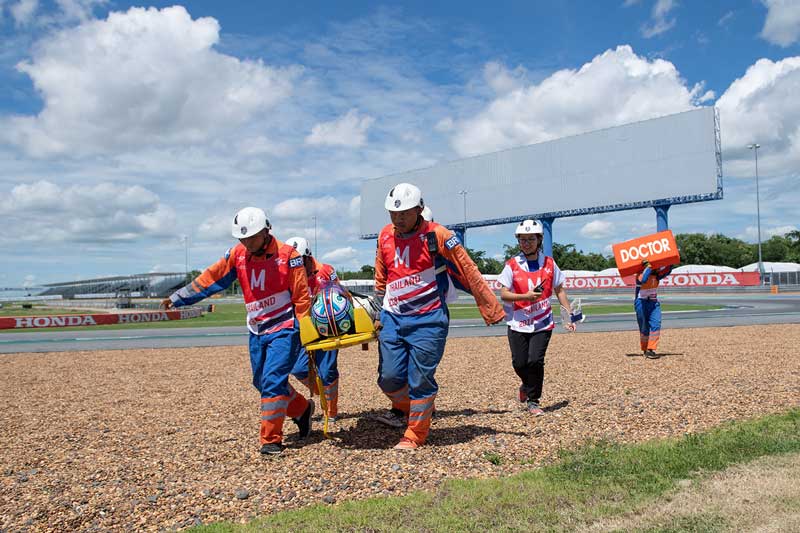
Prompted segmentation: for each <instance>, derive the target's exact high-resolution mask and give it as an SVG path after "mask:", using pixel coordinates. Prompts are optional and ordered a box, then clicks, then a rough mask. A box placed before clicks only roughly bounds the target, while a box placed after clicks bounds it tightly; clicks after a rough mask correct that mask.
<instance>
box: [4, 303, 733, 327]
mask: <svg viewBox="0 0 800 533" xmlns="http://www.w3.org/2000/svg"><path fill="white" fill-rule="evenodd" d="M209 303H213V300H211V301H209V300H206V301H204V302H203V303H202V305H208V304H209ZM214 308H215V311H214V312H213V313H206V314H204V315H203V316H202V317H199V318H190V319H187V320H171V321H169V322H144V323H139V324H109V325H106V326H87V327H90V328H91V329H92V330H95V329H145V328H146V329H152V328H194V327H199V328H203V327H220V326H242V327H243V328H244V326H245V310H244V305H243V304H241V303H224V304H214ZM449 308H450V318H453V319H459V318H481V315H480V313H479V312H478V308H477V307H476V306H475V304H454V305H450V306H449ZM718 308H719V307H718V306H713V305H672V304H667V305H662V306H661V309H662V310H663V311H699V310H708V309H718ZM583 311H584V313H585V314H586V315H587V316H591V315H604V314H609V313H633V304H631V305H591V304H590V305H586V306H585V307H584V309H583ZM553 312H554V313H555V314H556V315H558V313H560V307H559V306H558V305H557V304H556V305H554V306H553ZM92 313H97V311H89V310H85V309H84V310H81V309H61V308H48V307H45V306H38V305H34V307H33V309H22V308H21V307H19V306H16V307H14V308H11V307H4V308H3V309H0V316H33V315H48V314H53V315H68V314H92ZM85 329H86V327H65V328H41V329H27V330H24V331H79V330H85ZM20 331H23V330H0V333H2V332H16V333H19V332H20Z"/></svg>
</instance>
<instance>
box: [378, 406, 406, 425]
mask: <svg viewBox="0 0 800 533" xmlns="http://www.w3.org/2000/svg"><path fill="white" fill-rule="evenodd" d="M375 420H377V421H378V422H380V423H381V424H384V425H387V426H390V427H393V428H404V427H406V426H407V425H408V417H407V416H406V414H405V413H404V412H403V411H401V410H400V409H394V408H392V409H389V410H388V411H386V412H385V413H381V414H379V415H375Z"/></svg>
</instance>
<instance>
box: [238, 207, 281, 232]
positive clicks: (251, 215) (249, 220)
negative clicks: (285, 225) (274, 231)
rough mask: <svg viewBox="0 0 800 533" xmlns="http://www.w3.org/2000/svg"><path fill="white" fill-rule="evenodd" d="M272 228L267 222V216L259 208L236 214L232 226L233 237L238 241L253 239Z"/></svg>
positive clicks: (247, 208)
mask: <svg viewBox="0 0 800 533" xmlns="http://www.w3.org/2000/svg"><path fill="white" fill-rule="evenodd" d="M271 227H272V226H270V224H269V220H267V214H266V213H264V210H263V209H259V208H258V207H245V208H244V209H241V210H239V212H238V213H236V216H235V217H233V223H232V224H231V235H233V236H234V237H235V238H237V239H246V238H247V237H252V236H253V235H255V234H256V233H258V232H259V231H261V230H262V229H264V228H267V229H270V228H271Z"/></svg>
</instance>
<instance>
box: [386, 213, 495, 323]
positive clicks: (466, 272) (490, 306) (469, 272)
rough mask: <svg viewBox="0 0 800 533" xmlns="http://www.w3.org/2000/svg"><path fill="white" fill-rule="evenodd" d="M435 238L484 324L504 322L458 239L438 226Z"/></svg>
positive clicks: (481, 278) (490, 291) (488, 290)
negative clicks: (467, 289) (462, 281)
mask: <svg viewBox="0 0 800 533" xmlns="http://www.w3.org/2000/svg"><path fill="white" fill-rule="evenodd" d="M436 238H437V240H438V244H439V253H440V254H442V256H443V257H444V258H445V259H447V260H448V261H450V262H451V263H453V264H454V265H455V266H456V268H457V269H458V271H459V274H460V275H461V278H462V279H463V280H464V283H465V284H466V285H467V286H468V288H469V289H470V292H471V293H472V296H473V298H475V303H477V304H478V311H480V313H481V316H483V320H484V322H486V324H495V323H497V322H500V321H501V320H504V319H505V317H506V313H505V311H503V306H502V305H500V302H499V301H498V300H497V297H496V296H495V295H494V293H493V292H492V290H491V289H490V288H489V285H488V284H487V283H486V280H485V279H483V276H481V273H480V272H479V271H478V267H476V266H475V263H473V262H472V259H470V257H469V254H468V253H467V251H466V250H465V249H464V247H463V246H461V241H460V240H459V239H458V237H457V236H456V235H455V234H453V233H452V232H451V231H449V230H447V229H446V228H445V227H444V226H438V227H437V228H436ZM376 272H377V269H376Z"/></svg>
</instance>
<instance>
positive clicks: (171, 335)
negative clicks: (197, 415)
mask: <svg viewBox="0 0 800 533" xmlns="http://www.w3.org/2000/svg"><path fill="white" fill-rule="evenodd" d="M582 301H583V312H584V315H585V316H586V320H585V322H583V323H582V324H580V325H579V326H578V333H577V334H580V333H581V332H596V331H636V330H637V325H636V318H635V316H634V314H633V312H632V311H631V312H630V313H616V314H608V315H597V316H592V305H593V304H630V305H631V307H632V303H631V297H630V296H629V295H625V296H621V295H610V296H589V297H585V298H582ZM661 301H662V303H663V302H666V303H671V304H703V305H715V306H719V307H720V309H719V310H709V311H674V312H667V313H664V314H663V321H662V327H663V328H664V329H671V328H700V327H726V326H744V325H753V324H797V323H800V294H726V295H679V296H678V295H666V296H664V297H663V298H661ZM558 321H559V322H560V319H559V320H558ZM556 331H557V332H558V333H565V330H564V329H563V328H561V327H557V328H556ZM505 334H506V326H505V325H499V326H491V327H486V326H485V325H484V324H483V321H481V320H477V319H469V320H453V321H451V323H450V336H451V337H492V336H504V335H505ZM247 336H248V334H247V331H246V330H245V328H244V326H242V327H238V326H228V327H218V328H214V327H211V328H165V329H124V330H95V331H93V330H92V329H91V328H86V329H85V330H83V331H29V332H25V333H4V334H2V335H0V353H20V352H30V353H37V352H73V351H90V350H130V349H143V348H186V347H202V346H232V345H236V346H245V345H246V344H247Z"/></svg>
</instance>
